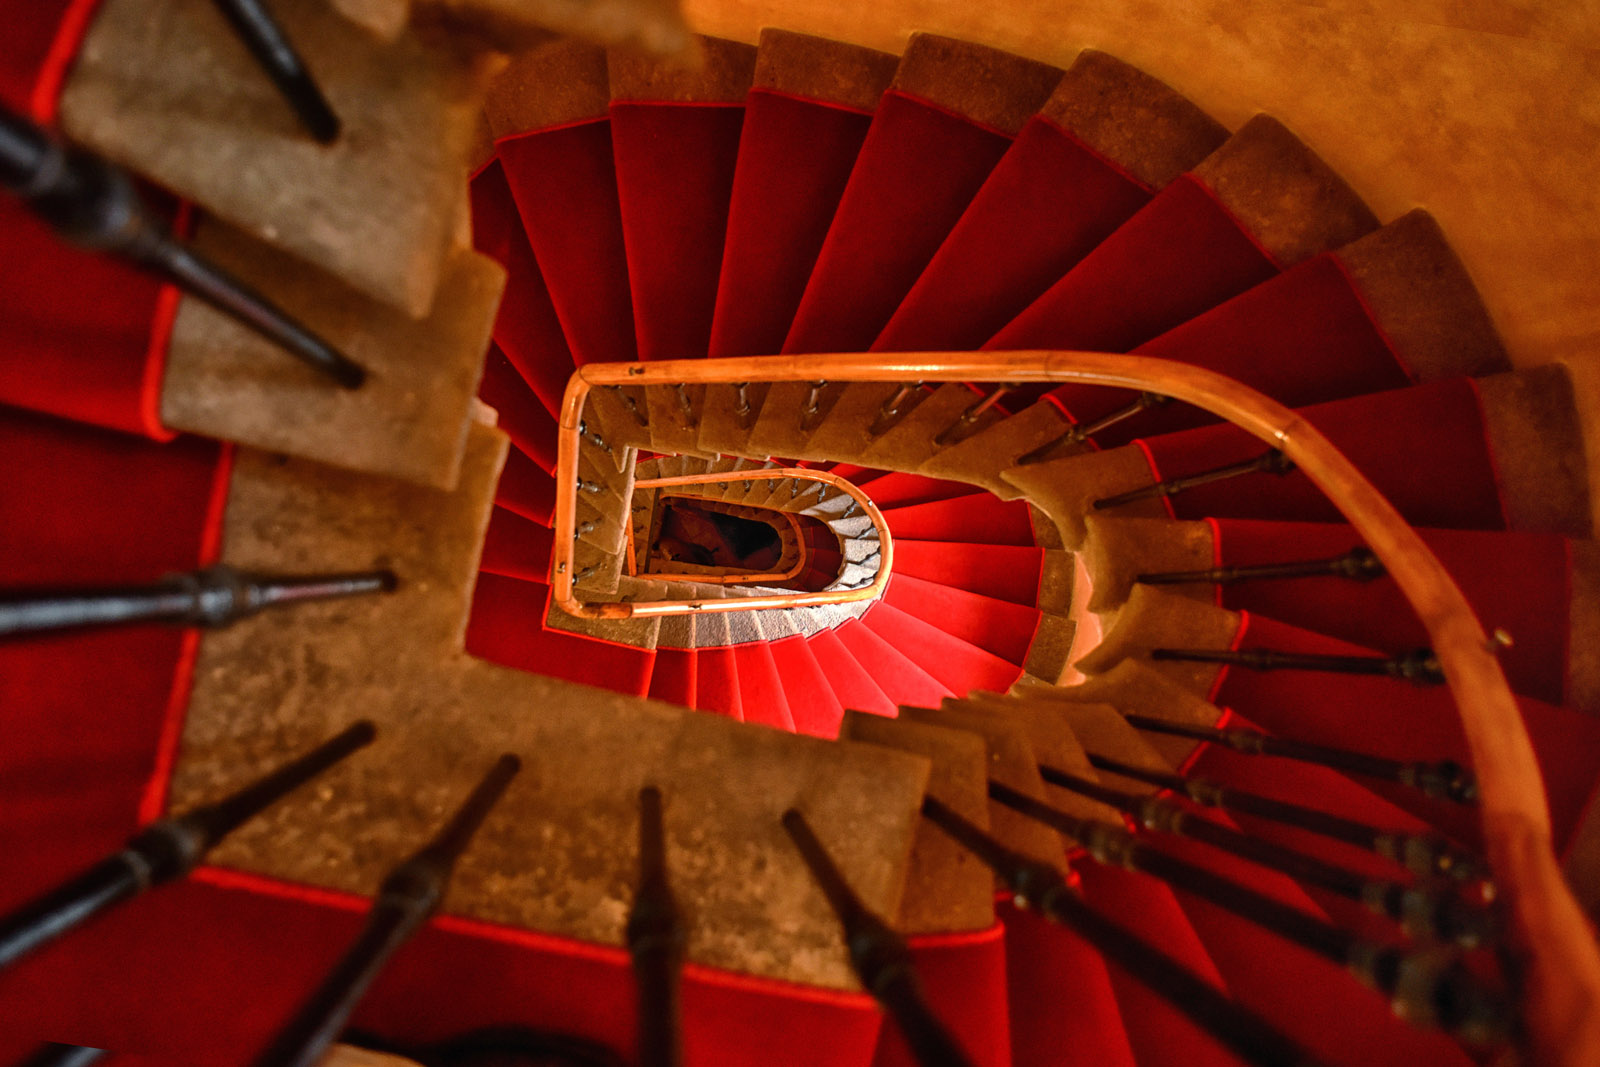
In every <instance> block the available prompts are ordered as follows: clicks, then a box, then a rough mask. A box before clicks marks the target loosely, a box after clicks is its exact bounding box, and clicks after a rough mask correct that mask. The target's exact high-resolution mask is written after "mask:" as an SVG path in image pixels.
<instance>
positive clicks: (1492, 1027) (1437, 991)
mask: <svg viewBox="0 0 1600 1067" xmlns="http://www.w3.org/2000/svg"><path fill="white" fill-rule="evenodd" d="M989 796H991V797H992V798H994V799H995V800H997V801H999V802H1000V803H1001V804H1004V805H1005V806H1006V807H1008V808H1011V809H1013V810H1014V811H1018V812H1021V813H1022V814H1023V815H1026V816H1028V817H1029V818H1031V819H1037V820H1038V821H1040V822H1042V823H1044V824H1046V825H1047V826H1050V827H1052V828H1053V829H1055V830H1057V831H1059V832H1061V833H1064V834H1067V835H1068V836H1070V837H1072V838H1073V839H1075V840H1077V841H1078V842H1080V843H1081V844H1082V845H1083V846H1084V848H1085V849H1087V850H1088V852H1089V855H1090V856H1092V857H1093V858H1094V859H1095V861H1096V862H1099V863H1104V864H1108V865H1111V866H1116V867H1123V868H1125V869H1127V870H1130V871H1138V872H1140V873H1143V874H1148V875H1150V876H1151V877H1153V878H1158V879H1160V880H1161V881H1163V882H1166V883H1167V884H1168V885H1171V886H1173V887H1174V888H1177V889H1180V890H1182V891H1184V892H1186V893H1189V894H1191V895H1193V896H1196V897H1199V898H1200V899H1202V900H1205V901H1207V902H1209V903H1211V904H1214V905H1216V906H1217V907H1219V908H1222V909H1223V910H1225V911H1228V912H1230V913H1232V914H1234V915H1237V916H1239V917H1240V918H1242V919H1244V920H1246V921H1247V922H1252V923H1255V924H1256V925H1257V926H1260V927H1262V928H1263V929H1266V930H1269V931H1271V932H1272V933H1274V934H1276V935H1278V936H1279V937H1282V938H1283V939H1285V940H1286V941H1290V942H1292V943H1294V944H1296V945H1299V946H1300V947H1301V948H1304V949H1306V950H1308V951H1310V952H1314V953H1316V954H1317V955H1319V956H1322V957H1323V958H1325V959H1328V960H1331V961H1332V962H1334V963H1337V964H1339V965H1340V966H1342V967H1345V968H1346V969H1348V970H1349V971H1350V972H1351V973H1352V974H1353V975H1354V976H1355V977H1356V978H1357V979H1358V980H1359V981H1361V982H1362V983H1363V984H1365V985H1367V986H1369V987H1371V988H1373V989H1376V990H1378V991H1379V992H1381V993H1383V994H1384V995H1385V996H1386V997H1388V998H1389V999H1390V1005H1391V1007H1392V1008H1393V1009H1394V1012H1395V1014H1396V1015H1399V1016H1401V1017H1402V1018H1405V1019H1407V1020H1409V1021H1410V1022H1412V1023H1415V1024H1417V1025H1419V1026H1438V1027H1441V1028H1443V1029H1446V1030H1449V1031H1451V1032H1452V1033H1454V1034H1456V1035H1457V1036H1459V1037H1462V1038H1464V1039H1466V1040H1471V1041H1477V1042H1487V1041H1493V1040H1501V1039H1503V1038H1505V1037H1506V1036H1507V1035H1508V1032H1509V1030H1510V1024H1511V1006H1510V1005H1509V1004H1508V1003H1507V1001H1506V1000H1505V998H1503V997H1501V996H1499V995H1498V994H1496V993H1495V992H1494V991H1492V990H1490V989H1488V988H1487V987H1485V986H1484V985H1483V983H1481V982H1479V981H1478V980H1477V979H1476V978H1475V977H1474V976H1473V975H1472V974H1471V973H1470V972H1469V971H1467V970H1466V969H1465V968H1464V967H1462V966H1461V965H1460V963H1459V962H1458V961H1456V960H1455V959H1454V958H1453V957H1450V956H1448V955H1441V954H1439V953H1436V952H1405V951H1402V950H1400V949H1398V948H1395V947H1393V946H1389V945H1380V944H1375V943H1372V942H1369V941H1365V940H1363V939H1361V938H1359V937H1357V936H1356V935H1355V934H1353V933H1350V932H1349V931H1347V930H1344V929H1342V928H1340V927H1338V926H1335V925H1333V924H1332V923H1330V922H1328V921H1326V920H1325V919H1319V918H1317V917H1316V916H1313V915H1308V914H1307V913H1305V912H1303V911H1300V910H1299V909H1298V908H1294V907H1291V906H1289V905H1287V904H1284V903H1281V902H1280V901H1278V900H1275V899H1273V898H1272V897H1269V896H1267V895H1265V894H1264V893H1259V892H1257V891H1256V890H1254V889H1250V888H1249V887H1247V886H1243V885H1240V884H1239V883H1238V882H1235V881H1232V880H1231V879H1228V878H1225V877H1223V876H1222V875H1219V874H1217V873H1215V872H1213V871H1209V870H1207V869H1205V868H1204V867H1200V866H1197V865H1195V864H1193V863H1190V862H1188V861H1187V860H1182V859H1179V858H1178V857H1176V856H1172V855H1169V854H1168V853H1166V852H1162V851H1161V850H1159V849H1157V848H1154V847H1152V846H1151V845H1150V844H1148V843H1146V842H1142V841H1140V840H1139V839H1138V838H1137V837H1135V836H1134V835H1133V834H1131V833H1129V832H1128V831H1127V830H1126V829H1124V828H1122V827H1120V826H1113V825H1111V824H1109V823H1102V822H1093V821H1090V820H1087V819H1079V818H1076V817H1075V816H1072V815H1069V814H1067V813H1066V812H1064V811H1061V810H1060V809H1058V808H1054V807H1051V806H1050V805H1048V804H1045V803H1044V802H1043V801H1040V800H1036V799H1034V798H1033V797H1030V796H1027V795H1026V794H1024V793H1019V792H1017V791H1016V790H1015V789H1011V788H1009V787H1007V786H1005V785H1003V784H1001V783H999V782H993V781H991V782H990V783H989Z"/></svg>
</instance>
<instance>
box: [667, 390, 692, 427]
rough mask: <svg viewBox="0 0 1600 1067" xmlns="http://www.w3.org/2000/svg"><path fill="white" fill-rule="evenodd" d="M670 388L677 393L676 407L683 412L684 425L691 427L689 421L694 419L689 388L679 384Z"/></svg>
mask: <svg viewBox="0 0 1600 1067" xmlns="http://www.w3.org/2000/svg"><path fill="white" fill-rule="evenodd" d="M672 388H673V389H674V390H676V392H677V396H678V407H679V408H680V409H681V410H682V411H683V422H684V425H685V426H688V425H692V422H691V420H692V419H693V418H694V399H693V398H692V397H690V396H689V387H688V386H686V385H684V384H682V383H681V382H680V383H679V384H677V385H674V386H673V387H672Z"/></svg>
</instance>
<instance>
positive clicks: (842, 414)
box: [799, 382, 929, 462]
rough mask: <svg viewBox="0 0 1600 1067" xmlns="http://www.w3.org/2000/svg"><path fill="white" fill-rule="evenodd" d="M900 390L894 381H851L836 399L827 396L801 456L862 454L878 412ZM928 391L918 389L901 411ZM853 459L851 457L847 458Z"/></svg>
mask: <svg viewBox="0 0 1600 1067" xmlns="http://www.w3.org/2000/svg"><path fill="white" fill-rule="evenodd" d="M899 389H900V384H899V383H896V382H851V383H850V384H849V385H846V386H845V387H844V388H843V390H842V391H841V392H840V393H839V395H838V397H837V398H832V397H830V398H828V400H829V403H830V405H831V406H830V407H829V409H828V414H827V417H826V418H824V419H822V421H821V422H819V423H818V424H817V428H816V432H815V433H813V434H812V435H811V436H810V438H809V439H807V441H806V443H805V447H804V453H805V454H804V455H802V456H800V457H799V458H801V459H838V460H845V458H846V457H848V456H859V455H863V454H864V453H865V452H866V450H867V449H868V448H869V447H871V445H872V441H873V437H872V434H871V433H870V430H871V428H872V425H873V423H874V422H876V421H877V418H878V413H879V412H880V411H882V410H883V407H884V405H885V404H887V403H888V402H889V400H890V398H892V397H893V396H894V394H895V393H896V392H898V391H899ZM928 395H929V394H928V393H927V392H925V391H923V390H920V389H919V390H917V391H915V392H913V393H912V394H910V396H908V397H907V398H906V400H905V401H904V402H903V403H902V405H901V410H902V412H904V411H906V410H909V409H910V408H912V407H914V406H915V405H917V404H919V403H921V401H922V400H923V399H924V398H925V397H927V396H928ZM848 462H854V460H848Z"/></svg>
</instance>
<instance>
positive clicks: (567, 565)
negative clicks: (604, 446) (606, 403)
mask: <svg viewBox="0 0 1600 1067" xmlns="http://www.w3.org/2000/svg"><path fill="white" fill-rule="evenodd" d="M575 379H576V375H574V380H575ZM567 394H568V397H569V399H570V397H571V394H572V385H571V383H570V382H569V383H568V385H567ZM579 410H580V411H581V410H582V408H581V407H580V408H579ZM562 414H563V416H565V414H566V408H565V406H563V408H562ZM568 438H569V435H568V433H567V430H566V426H565V425H563V426H562V429H561V452H560V456H559V457H558V459H557V461H556V478H557V482H556V515H555V527H556V547H555V551H554V552H553V553H552V556H553V558H552V561H551V568H552V570H551V573H552V578H553V581H552V589H553V590H554V594H553V596H554V600H555V604H556V606H557V607H559V608H560V609H561V610H562V611H565V612H566V613H567V614H569V615H576V616H577V617H579V618H581V619H638V618H650V617H654V616H662V615H690V614H695V613H706V614H710V613H716V612H728V611H756V610H762V609H771V608H809V607H815V606H817V605H819V604H849V603H853V602H855V601H858V600H873V599H875V598H877V597H879V596H882V595H883V590H884V588H885V587H886V586H888V584H889V574H890V572H891V570H892V569H893V567H894V538H893V536H892V535H891V534H890V533H889V524H888V523H887V522H886V521H884V518H883V513H882V512H881V511H879V510H878V506H877V505H876V504H874V503H873V502H872V501H871V500H870V499H869V498H868V497H867V495H866V494H865V493H863V492H862V491H861V490H860V489H858V488H856V487H855V486H854V485H852V484H850V483H849V482H848V481H846V480H845V479H843V478H841V477H839V476H838V475H836V474H829V473H828V472H827V471H816V470H810V469H808V468H806V467H768V468H766V469H764V470H748V471H739V472H738V477H737V479H730V478H729V476H728V475H727V474H726V473H722V474H685V475H680V476H678V477H676V478H671V479H658V478H654V479H649V480H647V481H645V482H643V483H635V484H643V485H644V486H646V487H649V486H651V485H653V484H659V483H660V482H662V481H671V482H674V483H675V484H677V485H704V484H708V483H711V482H726V481H732V480H742V481H778V480H781V479H785V478H795V479H803V480H805V481H811V482H820V483H822V484H824V485H829V486H832V487H833V488H835V489H838V490H839V491H840V492H842V493H844V494H846V495H847V496H849V497H850V499H852V500H854V501H855V502H856V506H857V507H859V508H860V509H861V513H862V514H863V515H865V516H866V517H867V518H869V519H871V520H872V526H873V529H875V530H877V532H878V543H879V544H880V545H881V546H882V555H881V559H880V562H879V564H878V573H877V574H875V575H873V577H872V581H871V582H869V583H868V584H866V585H864V586H861V587H860V588H859V589H821V590H817V591H816V592H805V591H803V590H796V591H795V592H793V593H773V594H771V595H769V596H746V597H729V598H727V599H722V598H712V599H696V600H640V601H623V600H608V601H597V602H592V603H591V602H586V601H582V600H579V599H578V598H577V596H576V595H575V594H574V593H573V588H572V587H573V584H574V583H573V575H572V568H573V555H574V552H575V550H576V546H575V543H574V541H575V539H574V538H573V536H572V535H573V533H574V531H576V530H577V514H576V512H577V505H578V483H577V476H578V475H577V472H578V449H577V440H578V437H577V429H576V424H574V428H573V432H572V433H571V435H570V438H571V445H572V448H571V457H570V458H571V464H572V465H571V472H572V473H571V481H570V483H569V484H567V488H568V489H570V490H571V492H570V493H566V494H564V493H563V492H562V484H563V483H562V482H561V478H562V471H563V470H565V469H567V468H565V467H564V466H563V464H564V463H566V462H567V460H568V443H569V441H568ZM563 508H565V509H566V510H565V514H563ZM563 521H564V522H565V526H563ZM563 531H565V532H563ZM563 538H565V540H563ZM795 573H796V574H798V573H799V571H798V570H797V571H795ZM642 577H651V578H656V577H662V576H661V575H644V576H642Z"/></svg>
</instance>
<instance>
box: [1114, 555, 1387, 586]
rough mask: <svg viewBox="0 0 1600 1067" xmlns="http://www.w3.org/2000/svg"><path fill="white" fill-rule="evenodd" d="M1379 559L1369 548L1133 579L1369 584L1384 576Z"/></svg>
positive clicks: (1152, 581) (1169, 582)
mask: <svg viewBox="0 0 1600 1067" xmlns="http://www.w3.org/2000/svg"><path fill="white" fill-rule="evenodd" d="M1388 573H1389V572H1388V571H1386V570H1384V567H1383V564H1382V563H1380V562H1378V557H1377V556H1375V555H1374V554H1373V553H1372V550H1371V549H1368V548H1360V547H1357V548H1352V549H1351V550H1350V551H1348V552H1346V553H1345V554H1344V555H1342V556H1334V557H1333V558H1332V559H1308V560H1299V561H1296V562H1294V563H1258V564H1254V565H1251V566H1237V567H1212V568H1209V569H1207V570H1199V571H1163V572H1159V573H1153V574H1141V575H1139V576H1138V577H1136V578H1135V579H1134V581H1136V582H1138V583H1139V584H1141V585H1186V584H1188V583H1190V582H1207V583H1210V584H1212V585H1232V584H1233V583H1234V582H1248V581H1255V580H1262V579H1274V578H1346V579H1349V580H1350V581H1352V582H1370V581H1374V580H1376V579H1378V578H1382V577H1384V576H1385V575H1386V574H1388Z"/></svg>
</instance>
